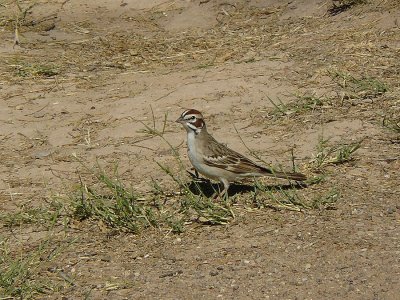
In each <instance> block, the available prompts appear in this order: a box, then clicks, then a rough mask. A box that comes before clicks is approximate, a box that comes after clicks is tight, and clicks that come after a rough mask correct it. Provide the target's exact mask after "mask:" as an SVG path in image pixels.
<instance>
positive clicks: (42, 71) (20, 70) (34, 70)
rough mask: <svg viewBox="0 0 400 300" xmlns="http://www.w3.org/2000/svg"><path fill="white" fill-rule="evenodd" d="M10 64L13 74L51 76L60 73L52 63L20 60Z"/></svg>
mask: <svg viewBox="0 0 400 300" xmlns="http://www.w3.org/2000/svg"><path fill="white" fill-rule="evenodd" d="M10 66H11V67H12V68H13V69H14V72H15V74H16V75H17V76H20V77H33V78H36V77H53V76H55V75H58V74H59V73H60V71H59V70H58V68H57V67H56V66H54V65H43V64H34V63H26V62H21V63H16V64H13V65H10Z"/></svg>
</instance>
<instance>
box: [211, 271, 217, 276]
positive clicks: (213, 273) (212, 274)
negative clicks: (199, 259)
mask: <svg viewBox="0 0 400 300" xmlns="http://www.w3.org/2000/svg"><path fill="white" fill-rule="evenodd" d="M218 274H219V273H218V271H210V275H211V276H217V275H218Z"/></svg>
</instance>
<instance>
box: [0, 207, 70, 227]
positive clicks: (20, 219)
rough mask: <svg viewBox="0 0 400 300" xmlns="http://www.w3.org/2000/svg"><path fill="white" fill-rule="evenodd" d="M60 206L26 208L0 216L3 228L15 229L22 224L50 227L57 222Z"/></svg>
mask: <svg viewBox="0 0 400 300" xmlns="http://www.w3.org/2000/svg"><path fill="white" fill-rule="evenodd" d="M62 209H63V207H62V206H60V205H58V203H55V202H52V203H50V207H38V208H26V207H21V209H20V210H19V211H16V212H11V213H4V214H0V216H1V220H2V223H3V226H5V227H16V226H21V225H22V224H35V225H43V226H52V225H54V223H55V222H56V221H57V220H58V218H59V216H60V214H61V210H62Z"/></svg>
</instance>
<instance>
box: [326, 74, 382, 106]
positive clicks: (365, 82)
mask: <svg viewBox="0 0 400 300" xmlns="http://www.w3.org/2000/svg"><path fill="white" fill-rule="evenodd" d="M329 75H330V76H331V78H332V79H333V80H334V81H336V83H337V84H338V85H339V86H340V87H341V88H342V90H343V92H344V95H343V96H342V101H343V100H345V99H367V98H375V97H378V96H380V95H382V94H384V93H386V92H387V91H388V87H387V85H386V84H385V83H383V82H381V81H379V80H378V79H375V78H371V77H362V78H356V77H355V76H353V75H351V74H349V73H345V72H342V71H338V70H333V71H330V72H329Z"/></svg>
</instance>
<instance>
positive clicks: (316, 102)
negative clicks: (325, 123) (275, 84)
mask: <svg viewBox="0 0 400 300" xmlns="http://www.w3.org/2000/svg"><path fill="white" fill-rule="evenodd" d="M295 97H296V98H295V99H294V100H292V101H290V102H289V103H287V104H285V103H283V102H282V100H281V99H279V98H278V101H277V102H275V101H273V100H272V99H271V98H270V97H267V98H268V100H269V102H271V104H272V105H273V106H274V109H273V110H272V111H271V115H273V116H277V117H282V116H289V115H297V114H300V113H304V112H307V111H314V110H316V109H319V108H320V107H322V106H323V105H324V104H325V103H330V100H329V99H326V98H324V97H318V96H316V95H307V94H305V95H296V96H295Z"/></svg>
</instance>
